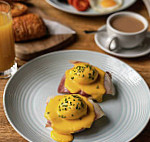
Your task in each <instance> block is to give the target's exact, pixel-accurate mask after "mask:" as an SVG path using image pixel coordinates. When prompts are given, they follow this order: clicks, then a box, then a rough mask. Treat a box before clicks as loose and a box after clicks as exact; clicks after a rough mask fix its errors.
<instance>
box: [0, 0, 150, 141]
mask: <svg viewBox="0 0 150 142" xmlns="http://www.w3.org/2000/svg"><path fill="white" fill-rule="evenodd" d="M29 2H30V3H32V4H34V5H35V6H37V7H38V8H39V9H41V10H42V11H43V12H44V13H45V14H47V16H49V18H50V19H51V20H55V21H60V22H61V23H62V24H64V25H67V26H70V27H71V28H72V29H74V30H75V31H76V32H77V34H78V36H77V39H76V42H74V43H73V44H70V45H69V46H67V47H66V48H64V49H62V50H72V49H77V50H90V51H96V52H100V53H104V54H107V53H105V52H104V51H102V50H101V49H100V48H99V47H98V46H97V45H96V44H95V42H94V37H93V35H86V34H84V33H83V30H96V29H98V28H99V27H100V26H102V25H104V24H105V22H106V18H107V17H108V16H101V17H100V16H99V17H83V16H76V15H71V14H68V13H64V12H62V11H59V10H57V9H55V8H53V7H52V6H50V5H48V4H47V3H46V2H45V1H44V0H29ZM127 10H128V11H134V12H137V13H139V14H141V15H143V16H144V17H146V18H147V20H148V21H149V24H150V17H149V16H148V13H147V10H146V8H145V6H144V4H143V3H142V1H141V0H138V1H137V2H136V3H135V4H134V5H133V6H131V7H130V8H128V9H127ZM149 30H150V29H149ZM119 59H120V60H122V61H124V62H126V63H127V64H129V65H130V66H131V67H133V68H134V69H135V70H136V71H137V72H138V73H140V75H141V76H142V77H143V78H144V79H145V81H146V82H147V84H148V86H149V87H150V54H149V55H147V56H144V57H141V58H136V59H122V58H119ZM23 63H24V62H22V61H18V64H19V65H21V64H23ZM6 83H7V79H3V80H0V142H26V140H24V139H23V138H22V137H21V136H20V135H19V134H18V133H17V132H16V131H15V130H14V129H13V128H12V127H11V125H10V124H9V122H8V121H7V119H6V116H5V114H4V110H3V91H4V87H5V85H6ZM142 141H143V142H148V141H150V122H149V123H148V124H147V126H146V128H145V129H144V130H143V132H142V133H141V134H139V135H138V136H137V137H136V138H135V139H134V140H133V142H142Z"/></svg>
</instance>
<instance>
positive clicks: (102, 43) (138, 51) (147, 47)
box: [94, 25, 150, 58]
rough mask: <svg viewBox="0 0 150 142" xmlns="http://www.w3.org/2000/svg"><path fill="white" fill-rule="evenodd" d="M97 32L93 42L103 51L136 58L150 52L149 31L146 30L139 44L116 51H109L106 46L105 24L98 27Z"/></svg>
mask: <svg viewBox="0 0 150 142" xmlns="http://www.w3.org/2000/svg"><path fill="white" fill-rule="evenodd" d="M98 31H100V32H98V33H96V34H95V37H94V39H95V42H96V44H97V46H98V47H99V48H101V49H102V50H103V51H105V52H107V53H109V54H111V55H114V56H117V57H122V58H136V57H141V56H144V55H147V54H149V53H150V33H149V32H147V35H146V38H145V40H144V41H143V43H142V44H141V45H139V46H138V47H136V48H132V49H123V48H121V49H120V50H117V51H110V50H109V49H108V48H107V39H108V38H109V36H108V33H107V31H106V25H104V26H102V27H100V28H99V29H98Z"/></svg>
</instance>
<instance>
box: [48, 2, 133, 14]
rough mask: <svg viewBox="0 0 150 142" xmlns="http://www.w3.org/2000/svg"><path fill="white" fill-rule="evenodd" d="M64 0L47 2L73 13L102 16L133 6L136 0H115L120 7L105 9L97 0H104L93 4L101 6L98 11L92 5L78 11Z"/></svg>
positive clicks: (96, 6) (97, 6)
mask: <svg viewBox="0 0 150 142" xmlns="http://www.w3.org/2000/svg"><path fill="white" fill-rule="evenodd" d="M64 1H65V0H46V2H47V3H49V4H50V5H52V6H53V7H55V8H57V9H59V10H61V11H64V12H68V13H71V14H77V15H83V16H100V15H106V14H110V13H113V12H116V11H120V10H123V9H125V8H128V7H129V6H131V5H132V4H134V3H135V2H136V0H114V1H115V3H116V4H115V5H116V6H117V5H118V4H119V5H120V6H119V7H118V8H116V6H113V7H114V8H111V7H109V8H104V9H103V10H101V9H102V7H101V6H99V5H98V4H95V1H97V3H100V2H101V1H102V0H95V1H94V4H93V5H95V6H94V7H95V8H94V9H97V8H98V9H99V8H100V11H99V12H98V11H95V10H93V9H92V8H91V7H90V8H88V9H87V10H86V11H78V10H76V9H75V8H74V7H73V6H71V5H69V4H67V3H66V2H64ZM66 1H67V0H66Z"/></svg>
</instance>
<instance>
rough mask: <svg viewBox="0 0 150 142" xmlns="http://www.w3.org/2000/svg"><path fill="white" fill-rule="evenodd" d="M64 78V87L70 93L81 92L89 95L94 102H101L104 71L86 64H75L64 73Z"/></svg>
mask: <svg viewBox="0 0 150 142" xmlns="http://www.w3.org/2000/svg"><path fill="white" fill-rule="evenodd" d="M65 76H66V79H65V87H66V88H67V89H68V90H69V91H70V93H78V92H80V91H81V90H82V91H83V92H85V93H86V94H88V95H91V96H92V98H93V99H94V100H97V101H98V102H101V101H102V97H103V95H104V94H105V92H106V90H105V87H104V76H105V72H104V71H102V70H100V69H99V68H97V67H94V66H92V65H90V64H88V63H75V64H74V67H73V68H72V69H69V70H67V71H66V73H65Z"/></svg>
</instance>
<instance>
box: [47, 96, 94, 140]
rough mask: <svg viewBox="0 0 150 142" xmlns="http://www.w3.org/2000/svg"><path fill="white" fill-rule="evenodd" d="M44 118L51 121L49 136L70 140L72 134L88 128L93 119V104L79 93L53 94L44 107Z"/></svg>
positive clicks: (55, 138)
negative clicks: (51, 129)
mask: <svg viewBox="0 0 150 142" xmlns="http://www.w3.org/2000/svg"><path fill="white" fill-rule="evenodd" d="M45 118H46V119H47V120H49V121H50V122H51V124H52V125H51V126H52V128H53V131H52V132H51V137H52V138H53V139H54V140H56V141H58V142H70V141H72V140H73V136H72V134H73V133H75V132H78V131H80V130H83V129H85V128H90V127H91V125H92V123H93V122H94V119H95V111H94V107H93V105H92V104H91V103H90V102H89V101H88V99H87V98H86V97H83V96H81V95H79V94H69V95H61V96H55V97H54V98H52V99H51V100H50V102H49V103H48V105H47V107H46V111H45Z"/></svg>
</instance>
